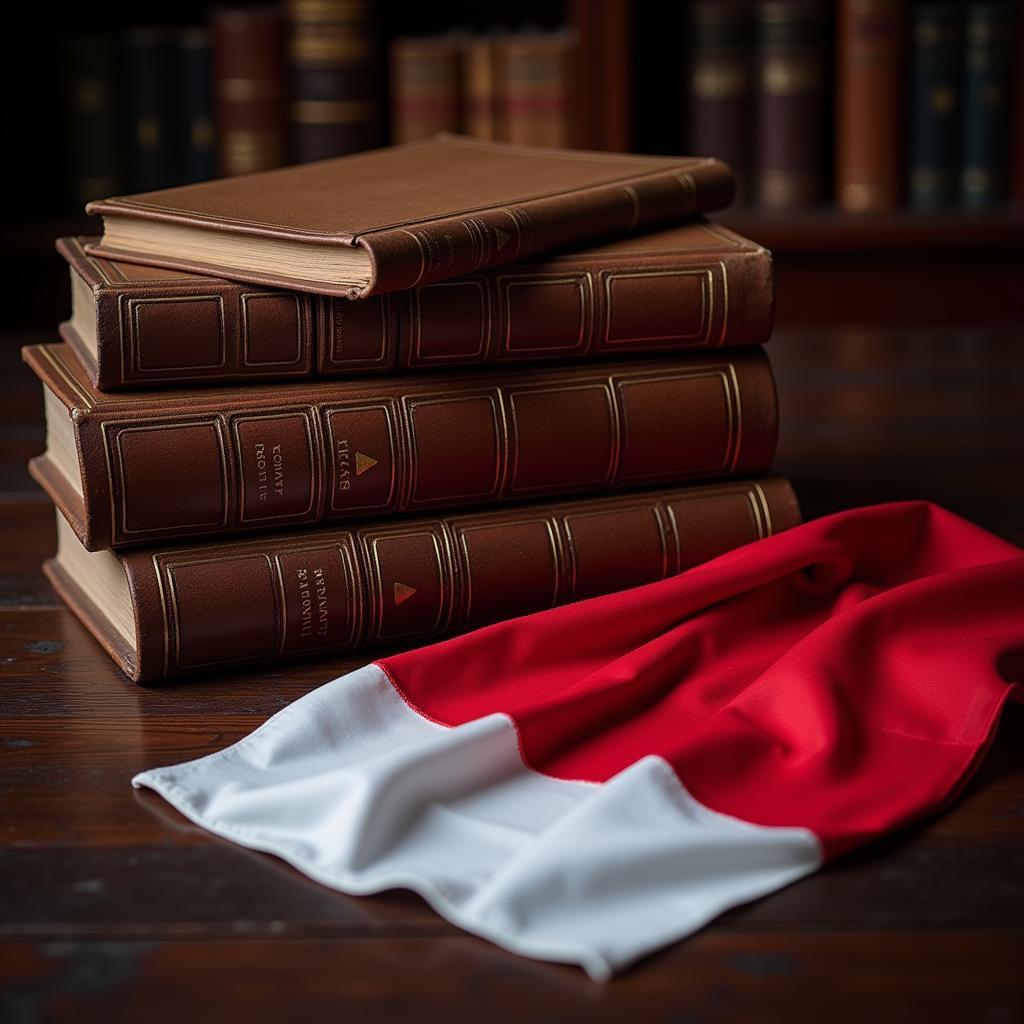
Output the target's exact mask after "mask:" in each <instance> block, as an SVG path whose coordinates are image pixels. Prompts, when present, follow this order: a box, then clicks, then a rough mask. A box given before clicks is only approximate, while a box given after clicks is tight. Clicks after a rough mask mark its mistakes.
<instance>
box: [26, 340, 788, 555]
mask: <svg viewBox="0 0 1024 1024" xmlns="http://www.w3.org/2000/svg"><path fill="white" fill-rule="evenodd" d="M25 358H26V360H27V361H28V363H29V364H30V365H31V367H32V369H33V370H34V371H35V372H36V373H37V374H38V376H39V377H40V378H41V379H42V380H43V382H44V384H45V396H46V410H47V424H48V430H49V433H48V442H47V452H46V454H45V455H42V456H40V457H39V458H38V459H36V460H33V463H32V470H33V473H34V474H35V476H36V479H38V480H39V482H40V483H41V484H42V485H43V486H44V487H45V488H46V490H47V492H48V493H49V494H50V496H51V497H52V498H53V500H54V501H55V502H56V503H57V505H58V506H59V507H60V508H61V510H62V511H63V512H64V515H65V516H66V518H67V519H68V521H69V522H70V523H71V525H72V526H73V527H74V528H75V530H76V532H77V533H78V534H79V536H80V537H81V539H82V542H83V543H84V544H85V546H86V547H87V548H89V549H90V550H93V549H96V548H103V547H110V546H114V547H117V546H125V545H131V544H142V543H147V542H154V541H156V540H172V539H184V538H189V537H196V536H204V535H205V536H211V535H218V534H228V533H240V532H247V531H251V530H256V529H269V528H272V527H273V528H278V527H286V526H287V527H295V526H302V525H308V524H312V523H318V522H324V521H328V520H337V519H360V518H366V517H367V516H383V515H389V514H391V513H397V512H419V511H423V510H426V509H438V508H458V507H466V506H471V505H472V506H481V505H491V504H497V503H502V502H509V501H523V500H527V499H533V498H541V497H546V496H549V495H564V494H573V493H588V492H590V493H594V492H599V491H608V490H613V489H623V488H628V487H639V486H644V485H648V486H653V485H656V484H665V483H670V482H671V483H675V482H677V481H680V480H686V479H699V478H705V479H707V478H716V477H724V476H729V475H733V474H738V475H746V474H749V473H758V472H763V471H764V470H766V469H767V468H768V466H769V465H770V464H771V459H772V455H773V454H774V451H775V439H776V408H775V386H774V381H773V379H772V374H771V369H770V367H769V365H768V360H767V358H766V357H765V355H764V353H763V351H762V350H761V349H760V348H750V349H737V350H734V351H730V352H722V353H715V354H712V355H701V356H696V355H694V356H690V357H689V358H687V359H669V360H664V361H660V362H657V363H651V362H649V361H647V362H624V363H617V364H615V365H614V366H609V365H607V364H601V365H596V366H584V367H579V366H576V367H564V368H558V369H534V370H516V371H514V372H513V371H509V370H505V371H504V372H502V373H490V374H487V373H476V374H466V373H453V374H444V375H442V374H437V375H435V374H421V375H420V376H418V377H404V378H402V377H397V378H396V377H394V376H392V377H385V378H380V377H377V378H374V377H371V378H360V379H358V380H352V381H335V382H323V383H321V384H320V385H319V386H318V387H317V388H316V389H315V391H311V390H310V388H309V387H308V386H306V385H304V384H301V383H300V384H281V385H278V386H277V387H276V388H262V387H255V388H248V389H238V388H236V389H217V388H206V389H193V390H189V391H148V392H135V393H129V394H124V395H109V394H102V393H101V392H98V391H96V390H95V389H94V388H93V387H92V385H91V384H90V383H89V380H88V378H87V377H86V376H85V374H84V373H83V372H82V371H81V369H80V368H79V366H78V364H77V362H76V361H75V360H74V359H73V358H72V356H71V353H70V352H69V351H68V349H67V347H66V346H64V345H50V346H34V347H30V348H27V349H26V350H25Z"/></svg>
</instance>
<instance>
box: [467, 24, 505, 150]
mask: <svg viewBox="0 0 1024 1024" xmlns="http://www.w3.org/2000/svg"><path fill="white" fill-rule="evenodd" d="M499 51H500V37H498V36H496V35H494V34H488V35H483V36H473V37H470V38H469V39H467V40H466V44H465V46H464V47H463V51H462V126H463V130H464V131H465V132H466V134H467V135H471V136H473V138H475V139H481V140H482V141H484V142H495V141H505V139H506V138H507V136H506V133H505V126H504V119H503V117H502V116H501V115H502V109H503V107H504V101H503V98H502V96H501V89H500V84H501V79H503V78H504V73H503V72H502V70H501V65H500V60H499Z"/></svg>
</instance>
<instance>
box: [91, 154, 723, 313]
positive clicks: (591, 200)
mask: <svg viewBox="0 0 1024 1024" xmlns="http://www.w3.org/2000/svg"><path fill="white" fill-rule="evenodd" d="M732 195H733V179H732V173H731V171H730V170H729V168H728V167H727V166H726V165H725V164H723V163H722V162H721V161H719V160H713V159H704V158H697V157H653V156H632V155H625V154H619V153H590V152H583V151H579V150H569V149H540V148H531V147H526V146H514V145H508V144H503V143H496V142H479V141H476V140H472V139H467V138H463V137H461V136H455V135H438V136H436V137H434V138H432V139H428V140H426V141H423V142H414V143H409V144H407V145H403V146H392V147H390V148H387V149H378V150H372V151H370V152H367V153H359V154H356V155H354V156H347V157H340V158H338V159H334V160H323V161H320V162H318V163H312V164H301V165H298V166H295V167H286V168H282V169H280V170H274V171H264V172H261V173H258V174H248V175H242V176H240V177H235V178H223V179H220V180H218V181H208V182H203V183H202V184H198V185H185V186H182V187H180V188H169V189H163V190H161V191H159V192H145V193H142V194H140V195H135V196H120V197H116V198H112V199H104V200H100V201H97V202H92V203H89V205H88V206H87V207H86V209H87V210H88V212H89V213H94V214H101V215H102V216H103V237H102V239H101V240H100V242H99V244H98V245H95V246H91V247H90V248H89V251H90V252H92V253H95V254H96V255H99V256H103V257H105V258H107V259H116V260H121V261H124V262H134V263H143V264H147V265H150V266H158V267H169V268H171V269H174V270H185V271H195V272H197V273H201V274H202V273H205V274H215V275H218V276H221V277H226V278H229V279H233V280H238V281H246V282H251V283H254V284H261V285H269V286H271V287H275V288H288V289H293V290H297V291H306V292H314V293H317V294H321V295H336V296H344V297H347V298H353V299H355V298H364V297H366V296H368V295H374V294H378V293H382V292H393V291H400V290H402V289H406V288H412V287H415V286H417V285H424V284H430V283H433V282H436V281H443V280H446V279H448V278H451V277H458V276H460V275H463V274H469V273H472V272H474V271H478V270H484V269H487V268H489V267H496V266H501V265H502V264H506V263H514V262H516V261H519V260H522V259H525V258H526V257H528V256H531V255H534V254H537V253H542V252H549V251H552V250H556V249H561V248H565V247H568V246H572V245H578V244H580V243H583V242H588V241H591V240H594V239H598V238H603V237H608V236H614V235H622V234H626V233H628V232H630V231H632V230H634V229H642V228H649V227H652V226H654V225H657V224H664V223H670V222H673V221H680V220H683V219H685V218H687V217H690V216H692V215H693V214H695V213H701V212H705V211H708V210H713V209H718V208H720V207H723V206H727V205H728V204H729V202H730V200H731V199H732Z"/></svg>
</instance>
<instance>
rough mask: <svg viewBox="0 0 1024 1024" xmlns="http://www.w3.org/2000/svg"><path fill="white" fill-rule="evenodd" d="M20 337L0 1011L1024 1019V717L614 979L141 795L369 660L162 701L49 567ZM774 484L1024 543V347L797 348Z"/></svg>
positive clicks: (4, 508) (13, 404)
mask: <svg viewBox="0 0 1024 1024" xmlns="http://www.w3.org/2000/svg"><path fill="white" fill-rule="evenodd" d="M0 340H2V342H3V345H2V347H0V415H2V416H3V422H2V426H0V515H2V528H3V539H4V544H3V547H2V550H0V560H2V575H0V634H2V637H3V642H2V644H0V687H2V689H0V693H2V697H0V709H2V710H0V1021H4V1022H7V1021H15V1022H19V1024H21V1022H30V1021H37V1020H38V1021H49V1020H53V1021H65V1020H66V1021H81V1020H92V1019H96V1020H103V1021H120V1020H124V1021H133V1022H134V1021H140V1022H149V1021H162V1020H168V1021H170V1020H174V1021H180V1020H182V1019H186V1020H187V1019H188V1018H189V1017H192V1018H193V1019H196V1020H207V1019H214V1018H216V1019H219V1020H237V1019H242V1014H245V1015H246V1016H247V1017H248V1018H249V1019H259V1020H262V1019H268V1020H285V1019H292V1018H294V1019H302V1018H303V1017H308V1014H310V1013H311V1012H319V1013H322V1014H323V1015H324V1019H330V1020H339V1021H345V1022H350V1021H373V1022H377V1021H382V1022H389V1021H403V1022H409V1021H417V1020H426V1021H435V1020H437V1021H458V1020H476V1019H479V1018H480V1017H481V1016H483V1017H484V1018H485V1019H488V1020H511V1019H516V1020H517V1021H522V1020H529V1021H531V1022H547V1021H551V1022H565V1021H570V1020H601V1021H616V1022H619V1021H646V1020H652V1021H672V1022H705V1021H706V1022H730V1021H742V1022H747V1021H751V1022H753V1021H758V1022H759V1021H765V1020H775V1019H778V1020H787V1021H812V1020H813V1021H836V1020H871V1021H897V1020H898V1021H908V1020H918V1019H921V1020H924V1019H928V1020H942V1021H957V1022H962V1021H979V1022H986V1024H1004V1022H1006V1024H1009V1022H1013V1021H1019V1020H1022V1019H1024V958H1022V955H1021V950H1022V948H1024V945H1022V943H1024V713H1022V712H1024V709H1021V708H1019V707H1017V708H1011V709H1010V710H1009V712H1008V713H1007V715H1006V718H1005V720H1004V722H1003V725H1002V727H1001V729H1000V732H999V735H998V737H997V740H996V743H995V745H994V748H993V750H992V752H991V754H990V756H989V758H988V759H987V761H986V762H985V763H984V765H983V766H982V769H981V771H980V773H979V775H978V777H977V778H976V779H975V780H974V782H972V784H971V785H970V787H969V788H968V790H967V792H966V794H965V795H964V796H963V798H962V799H961V800H960V801H959V802H958V803H957V805H956V806H955V807H954V808H953V809H951V810H950V811H949V812H948V813H946V814H944V815H943V816H941V817H939V818H937V819H935V820H934V821H931V822H928V823H926V824H924V825H922V826H920V827H918V828H916V829H914V830H913V831H912V832H909V833H904V834H902V835H899V836H896V837H892V838H891V839H887V840H885V841H883V842H880V843H878V844H876V845H875V846H873V847H871V848H869V849H866V850H864V851H861V852H859V853H857V854H855V855H852V856H849V857H847V858H846V859H844V860H842V861H840V862H839V863H837V864H835V865H833V866H832V867H830V868H828V869H827V870H825V871H823V872H821V873H820V874H818V875H816V876H814V877H812V878H810V879H808V880H806V881H803V882H800V883H798V884H797V885H795V886H793V887H792V888H790V889H787V890H785V891H783V892H781V893H778V894H776V895H774V896H771V897H769V898H767V899H763V900H760V901H758V902H756V903H754V904H751V905H749V906H747V907H744V908H740V909H738V910H736V911H733V912H730V913H728V914H726V915H725V916H724V917H723V918H721V919H720V920H719V921H717V922H716V923H714V924H712V925H711V926H710V927H708V928H707V929H705V930H704V931H703V932H702V933H700V934H699V935H697V936H696V937H694V938H693V939H691V940H689V941H687V942H683V943H680V944H677V945H675V946H673V947H671V948H670V949H668V950H666V951H664V952H662V953H659V954H657V955H655V956H653V957H651V958H649V959H648V960H647V961H645V962H643V963H641V964H640V965H638V966H637V967H636V968H634V969H633V970H631V971H629V972H628V973H626V974H625V975H623V976H622V977H621V978H619V979H617V980H615V981H613V982H612V983H610V984H608V985H605V986H602V985H597V984H594V983H592V982H590V981H588V980H587V979H586V978H585V976H584V975H583V974H582V972H580V971H578V970H576V969H573V968H567V967H558V966H552V965H547V964H541V963H534V962H531V961H528V960H524V959H521V958H518V957H515V956H512V955H511V954H507V953H505V952H503V951H501V950H499V949H496V948H494V947H492V946H490V945H488V944H487V943H485V942H483V941H481V940H478V939H475V938H473V937H470V936H467V935H464V934H462V933H460V932H459V931H458V930H456V929H455V928H453V927H451V926H449V925H447V924H445V923H444V922H443V921H442V920H441V919H440V918H438V917H437V916H436V915H435V914H434V913H432V912H431V911H430V910H429V909H427V907H426V906H425V905H424V904H423V903H422V902H421V901H420V900H418V899H417V898H416V897H414V896H412V895H410V894H407V893H401V892H395V893H387V894H383V895H381V896H376V897H370V898H365V899H354V898H348V897H345V896H342V895H339V894H336V893H333V892H329V891H327V890H324V889H322V888H320V887H319V886H317V885H315V884H314V883H312V882H310V881H308V880H306V879H304V878H303V877H302V876H300V875H299V874H298V873H297V872H295V871H293V870H291V869H290V868H288V867H286V866H285V865H283V864H282V863H280V862H278V861H275V860H274V859H273V858H270V857H266V856H263V855H259V854H254V853H251V852H248V851H245V850H241V849H239V848H237V847H234V846H231V845H230V844H228V843H226V842H222V841H220V840H217V839H213V838H210V837H209V836H207V835H206V834H204V833H202V832H201V831H200V830H198V829H197V828H195V827H193V826H191V825H189V824H188V823H187V822H185V820H184V819H183V818H181V817H180V816H178V815H177V814H176V813H175V812H173V811H171V810H170V809H169V808H168V807H167V805H166V804H164V803H162V802H161V801H160V800H159V798H157V797H155V796H153V795H152V794H149V793H138V792H135V791H133V790H132V789H131V788H130V786H129V782H128V780H129V778H130V777H131V775H132V774H133V773H134V772H136V771H138V770H140V769H142V768H145V767H150V766H153V765H158V764H165V763H171V762H175V761H180V760H183V759H186V758H191V757H196V756H199V755H201V754H204V753H207V752H209V751H212V750H215V749H218V748H220V747H223V746H225V745H226V744H228V743H231V742H233V741H235V740H237V739H239V738H240V737H241V736H242V735H244V734H245V733H247V732H249V731H250V730H251V729H253V728H254V727H255V726H256V725H258V724H259V723H260V722H262V721H263V720H264V719H265V718H266V717H267V716H268V715H270V714H271V713H273V712H274V711H277V710H278V709H279V708H281V707H283V706H284V705H285V704H287V703H288V702H289V701H291V700H293V699H295V698H296V697H298V696H300V695H301V694H303V693H305V692H307V691H308V690H309V689H311V688H313V687H314V686H316V685H318V684H320V683H322V682H324V681H326V680H327V679H330V678H332V677H333V676H335V675H337V674H339V673H340V672H342V671H344V670H345V669H347V668H350V667H352V666H354V665H356V664H360V663H362V662H363V661H364V660H365V659H362V658H353V659H343V658H335V659H331V660H327V661H321V662H317V663H312V662H309V663H305V664H302V665H295V666H291V667H284V668H272V669H269V670H267V671H264V672H246V673H236V674H233V675H221V676H207V677H200V678H198V679H195V680H192V681H189V682H187V683H178V684H175V685H173V686H163V687H159V688H152V689H142V688H138V687H133V686H131V685H130V684H128V683H127V682H125V680H124V679H123V678H122V677H120V676H119V674H118V672H117V671H116V670H115V669H114V667H113V666H112V665H111V663H110V662H109V661H108V660H107V658H106V657H105V656H104V655H103V653H102V651H101V650H100V649H99V647H98V646H97V645H96V644H95V643H94V642H93V641H92V639H91V638H90V637H89V635H88V634H87V633H86V632H85V630H84V629H83V628H82V627H81V626H80V625H79V624H78V623H77V621H76V620H75V619H74V618H73V616H71V615H70V614H69V613H68V612H67V611H65V610H64V609H63V608H62V607H61V606H60V605H59V603H58V602H57V600H56V599H55V597H54V595H53V593H52V592H51V591H50V589H49V587H48V585H47V584H46V582H45V580H44V579H43V578H42V576H41V575H40V573H39V563H40V561H41V560H42V559H43V558H44V557H45V556H46V555H48V554H49V552H50V549H51V546H52V544H53V533H54V531H53V513H52V510H51V509H50V507H49V505H48V504H47V502H46V501H45V500H44V499H43V498H42V496H41V494H40V493H39V492H38V491H37V490H36V488H35V487H34V485H33V484H32V483H31V481H30V479H29V478H28V476H27V474H26V472H25V470H24V461H25V459H26V458H28V457H29V456H30V455H31V454H33V453H35V452H37V451H39V450H40V449H41V447H42V444H43V435H42V425H41V401H40V396H39V391H38V386H37V385H36V383H35V381H34V380H33V379H32V378H30V376H29V375H28V374H27V372H25V371H24V370H23V369H22V368H21V366H20V364H19V362H18V359H17V354H16V343H17V341H28V340H41V339H40V338H39V337H38V336H34V337H28V336H25V337H22V338H19V339H14V338H3V339H0ZM770 351H771V353H772V355H773V357H774V362H775V365H776V369H777V375H778V378H779V386H780V400H781V404H782V413H783V416H782V421H783V433H782V441H781V446H780V457H779V468H780V470H782V471H783V472H786V473H787V474H788V475H790V476H791V477H792V479H793V480H794V483H795V484H796V487H797V491H798V493H799V494H800V496H801V499H802V502H803V506H804V511H805V514H806V515H807V516H809V517H810V516H817V515H820V514H823V513H827V512H830V511H834V510H837V509H840V508H845V507H850V506H853V505H858V504H864V503H868V502H875V501H885V500H892V499H902V498H930V499H932V500H935V501H938V502H941V503H943V504H945V505H947V506H948V507H950V508H952V509H953V510H955V511H957V512H960V513H961V514H963V515H966V516H968V517H970V518H972V519H974V520H975V521H977V522H978V523H980V524H982V525H984V526H986V527H988V528H990V529H992V530H994V531H996V532H998V533H1000V534H1002V535H1003V536H1005V537H1008V538H1010V539H1012V540H1014V541H1016V542H1017V543H1022V544H1024V412H1022V408H1024V340H1022V338H1021V336H1020V333H1019V332H1013V331H1009V330H1006V331H993V330H991V329H986V330H982V329H977V330H970V329H956V330H951V329H945V330H943V329H928V330H917V331H915V330H900V331H874V330H872V331H866V330H852V329H846V330H840V329H834V330H829V331H819V332H809V333H800V334H783V335H780V336H779V337H777V338H776V339H775V340H774V341H773V342H772V345H771V349H770Z"/></svg>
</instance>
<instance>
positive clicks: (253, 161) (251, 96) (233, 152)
mask: <svg viewBox="0 0 1024 1024" xmlns="http://www.w3.org/2000/svg"><path fill="white" fill-rule="evenodd" d="M211 25H212V28H213V69H214V87H215V90H216V111H217V129H218V131H217V145H218V149H219V151H220V170H221V173H222V174H224V175H226V176H230V175H235V174H250V173H251V172H253V171H265V170H269V169H270V168H272V167H280V166H281V164H282V163H284V159H285V138H284V135H285V121H284V60H283V40H282V27H281V16H280V14H279V13H278V11H277V10H275V9H274V8H270V7H267V8H260V7H252V8H217V9H215V10H214V12H213V14H212V16H211Z"/></svg>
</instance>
